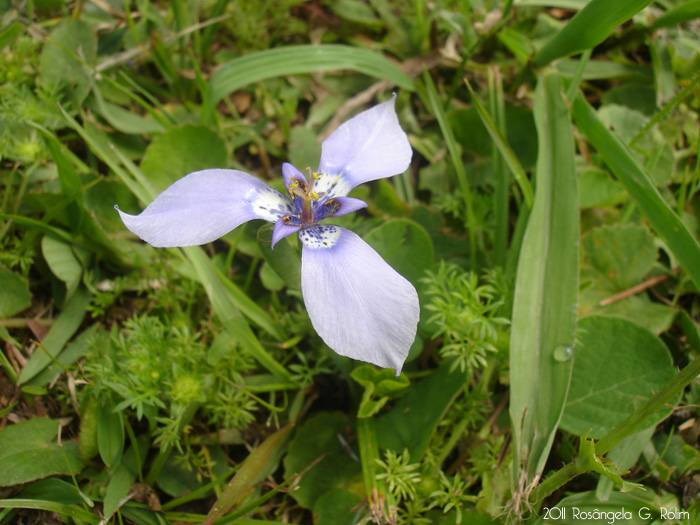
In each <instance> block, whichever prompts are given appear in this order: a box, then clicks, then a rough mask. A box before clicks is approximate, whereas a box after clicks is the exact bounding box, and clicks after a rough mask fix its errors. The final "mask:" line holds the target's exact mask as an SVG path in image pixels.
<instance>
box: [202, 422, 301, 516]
mask: <svg viewBox="0 0 700 525" xmlns="http://www.w3.org/2000/svg"><path fill="white" fill-rule="evenodd" d="M293 428H294V423H289V424H287V425H286V426H284V427H282V428H281V429H280V430H278V431H277V432H275V433H274V434H272V435H271V436H270V437H268V438H267V439H266V440H265V441H263V443H262V444H261V445H260V446H259V447H257V448H256V449H254V450H253V451H252V452H251V453H250V454H249V455H248V457H247V458H246V460H245V462H244V463H243V465H242V466H241V468H240V469H238V471H237V472H236V474H235V475H234V476H233V479H232V480H231V481H230V482H229V484H228V486H227V487H226V489H225V490H224V491H223V492H222V493H221V496H219V498H218V499H217V500H216V503H214V506H213V507H212V508H211V510H210V511H209V514H208V515H207V519H206V520H204V523H205V525H211V524H212V523H214V521H215V520H216V519H217V518H219V517H221V516H223V515H224V514H226V513H227V512H228V511H229V510H230V509H231V508H232V507H233V506H234V505H236V504H237V503H238V502H239V501H240V500H241V499H243V497H244V496H245V495H246V494H247V493H248V490H249V489H250V487H251V486H253V484H254V483H255V482H256V479H257V478H258V477H259V476H260V474H261V473H262V472H263V471H264V470H265V469H266V468H267V466H268V464H269V463H270V462H271V461H272V459H273V458H274V457H275V456H276V455H277V452H278V450H279V449H280V447H282V446H283V445H284V444H285V443H286V442H287V437H288V436H289V433H290V432H291V431H292V429H293Z"/></svg>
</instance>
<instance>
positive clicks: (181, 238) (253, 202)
mask: <svg viewBox="0 0 700 525" xmlns="http://www.w3.org/2000/svg"><path fill="white" fill-rule="evenodd" d="M115 208H116V206H115ZM117 211H118V212H119V215H120V216H121V218H122V221H124V224H125V225H126V227H127V228H128V229H129V230H131V231H132V232H133V233H135V234H136V235H138V236H139V237H141V239H143V240H144V241H146V242H147V243H149V244H151V245H152V246H156V247H172V246H196V245H200V244H206V243H208V242H212V241H214V240H216V239H218V238H219V237H221V236H222V235H225V234H226V233H228V232H230V231H231V230H233V229H234V228H236V227H237V226H239V225H240V224H243V223H244V222H247V221H249V220H251V219H264V220H266V221H269V222H276V221H277V220H278V219H279V218H280V217H282V216H284V215H288V214H290V213H292V207H291V203H290V201H289V199H287V198H286V197H284V196H283V195H282V194H281V193H280V192H278V191H277V190H274V189H272V188H270V187H269V186H268V185H267V184H265V183H264V182H262V181H261V180H258V179H256V178H255V177H253V176H252V175H248V174H247V173H244V172H242V171H236V170H219V169H212V170H203V171H196V172H194V173H190V174H189V175H187V176H185V177H183V178H181V179H180V180H178V181H177V182H175V183H173V184H172V185H171V186H169V187H168V188H167V189H166V190H165V191H163V193H161V194H160V195H158V197H156V198H155V200H154V201H153V202H152V203H151V204H149V205H148V206H147V207H146V209H145V210H143V211H142V212H141V213H140V214H139V215H129V214H128V213H124V212H123V211H121V210H119V208H117Z"/></svg>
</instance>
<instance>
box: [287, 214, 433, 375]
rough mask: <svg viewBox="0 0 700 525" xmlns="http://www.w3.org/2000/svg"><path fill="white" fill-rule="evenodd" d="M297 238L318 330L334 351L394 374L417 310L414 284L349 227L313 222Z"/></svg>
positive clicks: (309, 306) (408, 344) (412, 330)
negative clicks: (347, 228)
mask: <svg viewBox="0 0 700 525" xmlns="http://www.w3.org/2000/svg"><path fill="white" fill-rule="evenodd" d="M299 238H300V239H301V242H302V244H303V249H302V256H301V289H302V294H303V296H304V302H305V303H306V309H307V310H308V312H309V317H310V319H311V323H312V324H313V326H314V329H315V330H316V332H317V333H318V335H320V336H321V338H322V339H323V340H324V341H325V343H326V344H327V345H328V346H330V347H331V348H332V349H333V350H334V351H335V352H337V353H338V354H340V355H344V356H348V357H352V358H353V359H359V360H361V361H367V362H369V363H374V364H375V365H378V366H381V367H384V368H394V369H395V370H396V372H397V375H398V374H399V373H400V372H401V367H402V366H403V363H404V361H405V360H406V357H407V356H408V350H409V348H410V347H411V344H412V343H413V340H414V339H415V336H416V327H417V325H418V318H419V316H420V307H419V304H418V294H417V293H416V290H415V288H414V287H413V285H411V283H409V282H408V281H407V280H406V279H404V278H403V277H402V276H401V275H399V274H398V273H397V272H396V271H395V270H394V269H393V268H392V267H391V266H389V265H388V264H387V263H386V262H385V261H384V259H382V258H381V256H380V255H379V254H378V253H377V252H375V251H374V250H373V249H372V248H371V247H370V246H369V245H368V244H367V243H366V242H365V241H363V240H362V239H361V238H360V237H358V236H357V235H356V234H354V233H353V232H351V231H350V230H346V229H345V228H341V227H339V226H332V225H328V226H325V225H322V226H314V227H312V228H306V229H305V230H302V231H301V232H300V233H299Z"/></svg>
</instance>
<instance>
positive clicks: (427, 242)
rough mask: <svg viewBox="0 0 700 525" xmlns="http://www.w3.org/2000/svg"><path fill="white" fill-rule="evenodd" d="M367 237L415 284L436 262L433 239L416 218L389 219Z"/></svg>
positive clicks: (365, 238)
mask: <svg viewBox="0 0 700 525" xmlns="http://www.w3.org/2000/svg"><path fill="white" fill-rule="evenodd" d="M364 240H365V241H367V244H369V245H370V246H371V247H372V248H374V249H375V250H377V253H379V255H381V256H382V257H383V258H384V260H385V261H386V262H387V263H388V264H389V266H391V267H392V268H393V269H394V270H396V271H397V272H398V273H400V274H401V275H403V276H404V277H405V278H406V279H408V280H409V281H411V282H412V283H413V284H416V283H417V282H418V280H419V279H421V278H422V277H424V276H425V271H426V270H428V269H430V267H431V266H432V265H433V243H432V241H431V239H430V237H429V236H428V234H427V233H426V231H425V230H424V229H423V227H422V226H420V225H419V224H418V223H415V222H413V221H409V220H406V219H395V220H390V221H387V222H385V223H384V224H382V225H381V226H378V227H377V228H374V229H373V230H371V231H370V232H369V233H368V234H367V235H365V236H364Z"/></svg>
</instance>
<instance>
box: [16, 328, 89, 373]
mask: <svg viewBox="0 0 700 525" xmlns="http://www.w3.org/2000/svg"><path fill="white" fill-rule="evenodd" d="M98 328H99V323H95V324H93V325H92V326H90V327H88V328H86V329H85V330H83V331H82V332H80V334H79V335H78V336H77V337H76V338H75V339H74V340H73V341H71V342H70V344H68V345H67V346H66V348H65V349H64V350H63V351H62V352H61V353H60V354H58V356H56V361H55V362H54V361H52V362H51V364H50V365H48V366H47V367H46V368H45V369H44V370H42V371H41V372H40V373H39V374H37V375H36V376H34V377H33V378H32V379H31V380H30V381H29V383H30V384H32V385H34V386H38V387H44V386H46V385H48V384H49V383H51V382H52V381H53V380H54V379H55V378H56V376H57V375H58V374H62V373H63V372H64V371H65V369H66V368H68V367H69V366H71V365H73V364H74V363H75V362H76V361H77V360H78V359H80V358H81V357H82V356H84V355H85V353H87V351H88V349H89V348H90V344H91V343H92V342H93V338H94V337H95V334H97V329H98Z"/></svg>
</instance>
